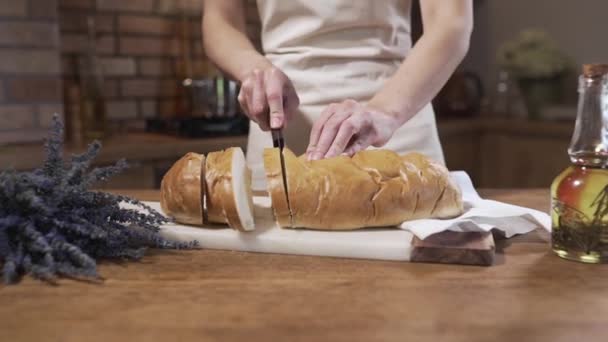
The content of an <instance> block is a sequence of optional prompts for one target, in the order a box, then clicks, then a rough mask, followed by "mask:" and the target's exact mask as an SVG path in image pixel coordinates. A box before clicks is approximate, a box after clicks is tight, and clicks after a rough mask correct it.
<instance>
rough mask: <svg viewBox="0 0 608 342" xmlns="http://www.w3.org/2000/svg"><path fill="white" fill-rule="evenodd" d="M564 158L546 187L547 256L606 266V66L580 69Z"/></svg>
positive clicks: (607, 102) (607, 220) (607, 93)
mask: <svg viewBox="0 0 608 342" xmlns="http://www.w3.org/2000/svg"><path fill="white" fill-rule="evenodd" d="M568 154H569V156H570V160H571V162H572V165H571V166H570V167H568V168H567V169H566V170H564V171H563V172H562V173H561V174H560V175H559V176H557V178H556V179H555V180H554V181H553V184H552V185H551V221H552V235H551V237H552V247H553V251H554V252H555V253H556V254H557V255H559V256H560V257H562V258H565V259H570V260H575V261H581V262H587V263H605V262H608V65H604V64H586V65H584V66H583V74H582V75H581V76H580V77H579V102H578V112H577V118H576V125H575V128H574V134H573V136H572V141H571V143H570V147H569V148H568Z"/></svg>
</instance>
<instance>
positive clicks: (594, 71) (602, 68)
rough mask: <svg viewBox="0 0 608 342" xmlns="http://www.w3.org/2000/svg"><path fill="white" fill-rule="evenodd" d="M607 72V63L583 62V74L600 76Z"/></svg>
mask: <svg viewBox="0 0 608 342" xmlns="http://www.w3.org/2000/svg"><path fill="white" fill-rule="evenodd" d="M606 74H608V64H599V63H596V64H583V76H585V77H600V76H603V75H606Z"/></svg>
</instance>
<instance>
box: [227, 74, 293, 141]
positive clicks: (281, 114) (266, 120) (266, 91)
mask: <svg viewBox="0 0 608 342" xmlns="http://www.w3.org/2000/svg"><path fill="white" fill-rule="evenodd" d="M238 100H239V103H240V104H241V108H242V109H243V111H244V112H245V114H246V115H247V116H248V117H249V118H250V119H251V120H253V121H255V122H256V123H257V124H258V125H259V126H260V128H261V129H262V130H263V131H268V130H270V129H271V128H272V129H277V128H283V127H284V126H285V125H286V123H287V122H288V121H289V120H290V119H291V118H292V117H293V115H294V113H295V111H296V109H297V108H298V106H299V105H300V99H299V98H298V95H297V94H296V91H295V89H294V87H293V84H291V81H290V80H289V78H288V77H287V75H285V74H284V73H283V72H282V71H281V70H279V69H277V68H276V67H268V68H265V69H254V70H253V71H251V72H250V73H249V74H247V76H246V77H245V79H244V80H243V81H242V83H241V91H240V92H239V96H238Z"/></svg>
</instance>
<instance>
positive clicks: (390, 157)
mask: <svg viewBox="0 0 608 342" xmlns="http://www.w3.org/2000/svg"><path fill="white" fill-rule="evenodd" d="M283 154H284V157H285V166H286V169H287V172H286V173H287V183H288V191H289V202H290V204H291V208H285V207H286V206H287V204H286V202H285V201H283V200H282V198H284V196H282V194H283V193H284V191H283V187H282V183H281V182H280V181H279V180H280V171H277V170H280V165H278V166H277V158H278V150H277V149H267V150H266V151H265V168H266V175H267V180H268V192H269V193H270V195H271V197H272V201H273V206H274V207H275V213H276V214H277V218H278V222H279V225H281V226H282V227H299V228H310V229H326V230H349V229H358V228H365V227H385V226H395V225H398V224H401V223H402V222H404V221H407V220H412V219H418V218H448V217H453V216H457V215H459V214H461V213H462V211H463V205H462V195H461V192H460V189H459V188H458V186H457V185H456V184H455V183H454V182H453V181H451V180H450V177H449V172H448V170H447V169H446V168H445V167H444V166H442V165H440V164H439V163H436V162H434V161H432V160H430V159H429V158H427V157H425V156H424V155H422V154H419V153H409V154H406V155H403V156H399V155H398V154H397V153H395V152H392V151H389V150H366V151H361V152H359V153H357V154H355V155H354V156H353V157H352V158H351V157H347V156H339V157H334V158H329V159H321V160H316V161H308V160H306V158H305V156H301V157H299V158H298V157H296V156H295V155H294V154H293V152H291V151H290V150H289V149H284V151H283ZM277 167H278V169H277ZM289 209H291V210H290V211H291V213H292V221H291V222H286V220H285V215H286V213H288V212H289Z"/></svg>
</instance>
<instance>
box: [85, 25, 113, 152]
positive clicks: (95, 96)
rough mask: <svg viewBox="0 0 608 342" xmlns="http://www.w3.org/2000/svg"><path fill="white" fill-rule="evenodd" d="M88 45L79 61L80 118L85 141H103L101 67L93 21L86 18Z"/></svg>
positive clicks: (103, 116)
mask: <svg viewBox="0 0 608 342" xmlns="http://www.w3.org/2000/svg"><path fill="white" fill-rule="evenodd" d="M87 32H88V41H87V43H88V45H87V51H86V54H85V55H84V56H83V57H82V58H81V59H80V66H79V67H80V68H79V69H80V87H81V90H80V111H81V112H80V117H81V120H82V128H83V135H84V138H85V139H86V140H87V141H90V140H92V139H103V138H104V137H105V136H106V133H107V127H106V124H107V122H106V106H105V101H104V97H103V92H102V87H103V86H102V85H103V75H102V67H101V64H100V62H99V58H98V57H97V53H96V47H95V42H96V36H97V33H96V31H95V20H94V18H93V17H92V16H90V17H88V18H87Z"/></svg>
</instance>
